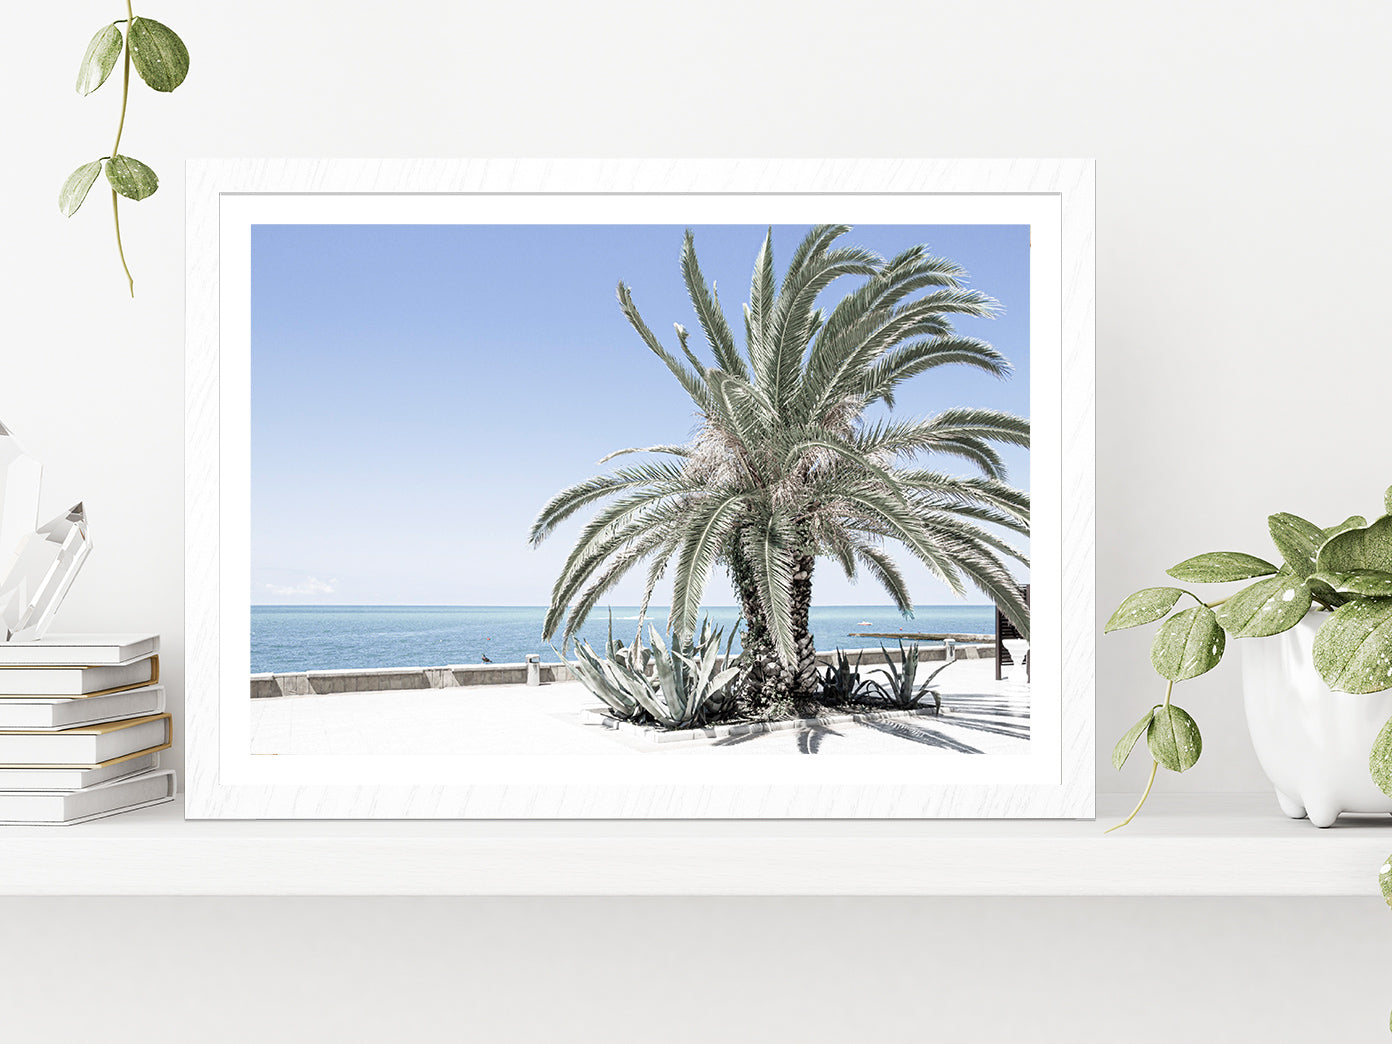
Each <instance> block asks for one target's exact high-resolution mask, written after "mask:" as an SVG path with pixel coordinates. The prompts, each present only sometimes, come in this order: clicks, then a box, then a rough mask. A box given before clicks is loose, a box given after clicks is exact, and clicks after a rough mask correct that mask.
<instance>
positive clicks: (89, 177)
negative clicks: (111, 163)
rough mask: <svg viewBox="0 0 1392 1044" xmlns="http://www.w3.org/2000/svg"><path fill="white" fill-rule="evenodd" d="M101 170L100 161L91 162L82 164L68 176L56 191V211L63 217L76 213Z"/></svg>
mask: <svg viewBox="0 0 1392 1044" xmlns="http://www.w3.org/2000/svg"><path fill="white" fill-rule="evenodd" d="M101 169H102V161H101V160H93V161H92V162H91V163H84V164H83V165H82V166H80V167H78V168H77V169H76V170H75V171H73V172H72V173H71V174H69V175H68V179H67V180H66V181H64V182H63V187H62V188H61V189H59V190H58V209H59V210H60V211H62V212H63V216H64V217H72V216H73V215H74V214H76V213H77V208H78V207H80V206H82V201H83V200H84V199H86V198H87V193H88V191H89V190H90V189H91V188H92V182H94V181H96V180H97V175H98V174H100V173H101Z"/></svg>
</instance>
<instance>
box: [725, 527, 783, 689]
mask: <svg viewBox="0 0 1392 1044" xmlns="http://www.w3.org/2000/svg"><path fill="white" fill-rule="evenodd" d="M729 564H730V576H731V579H732V580H734V584H735V591H736V593H737V594H738V595H739V600H740V610H741V612H742V613H743V614H744V634H743V636H742V637H741V638H740V645H741V647H742V648H743V649H744V657H745V664H746V668H745V672H744V675H743V677H741V678H740V680H739V683H738V686H737V694H738V696H739V698H740V702H741V703H743V704H745V706H746V709H747V710H748V711H750V712H751V713H754V714H760V713H763V712H764V711H767V710H768V709H769V708H770V707H771V706H772V705H773V704H775V703H777V702H779V701H781V700H784V699H786V698H787V697H788V695H789V694H790V692H791V690H792V685H791V681H792V678H791V675H789V674H787V673H786V672H785V669H784V664H783V663H782V661H781V660H780V659H779V657H778V650H777V649H776V648H775V646H774V642H773V636H772V635H771V634H770V633H769V628H768V619H767V617H766V616H765V614H764V604H763V602H762V601H761V600H760V598H759V585H758V583H757V581H756V580H755V579H754V567H753V566H752V565H750V563H749V559H748V558H746V557H745V554H744V550H743V548H741V547H740V543H739V540H738V539H736V540H734V541H732V542H731V547H730V550H729Z"/></svg>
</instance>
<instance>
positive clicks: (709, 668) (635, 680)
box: [576, 620, 739, 729]
mask: <svg viewBox="0 0 1392 1044" xmlns="http://www.w3.org/2000/svg"><path fill="white" fill-rule="evenodd" d="M639 626H640V628H641V626H642V624H641V623H640V624H639ZM613 633H614V632H613V623H612V621H611V623H610V628H609V641H608V643H607V646H606V649H605V653H606V655H605V658H604V659H602V660H601V659H600V658H599V657H598V656H597V655H596V654H595V652H594V650H593V649H591V648H590V646H589V643H588V642H585V641H583V640H581V641H577V642H576V654H577V657H578V658H577V660H576V668H577V673H578V674H579V675H580V680H581V681H583V682H584V683H585V686H586V687H587V688H588V689H589V690H590V691H591V692H593V693H594V694H595V695H596V696H598V697H599V698H600V699H601V700H603V701H604V702H605V704H606V705H607V706H608V707H609V708H610V710H612V711H613V712H614V714H615V716H617V717H619V718H621V719H623V720H625V721H633V720H647V719H651V720H652V721H653V722H654V723H656V724H657V725H659V726H660V727H662V728H665V729H687V728H691V727H693V726H696V725H703V724H707V723H709V722H711V721H714V720H716V719H718V718H720V717H721V716H722V715H724V714H726V713H728V712H729V711H730V709H731V708H732V707H733V705H734V694H733V690H732V686H731V683H732V682H733V681H734V680H735V678H736V677H737V676H738V674H739V668H738V667H737V666H735V665H733V664H732V663H731V656H730V651H731V649H732V647H733V646H734V641H735V633H734V631H733V630H732V631H731V633H730V637H729V640H728V641H727V642H726V643H725V653H724V655H723V656H722V655H721V652H720V639H721V636H722V634H723V631H722V629H721V628H718V627H713V626H712V625H711V623H710V621H709V620H707V621H705V622H704V623H703V625H702V627H701V634H700V637H699V638H696V639H694V640H693V639H687V640H684V641H683V640H682V639H680V638H676V637H674V638H673V639H672V644H671V645H670V646H669V645H668V643H667V642H666V641H665V640H664V639H663V638H662V636H661V635H659V634H658V633H657V628H655V627H653V626H652V625H651V624H649V625H648V642H649V648H644V647H643V644H642V639H641V631H640V632H639V634H640V636H639V637H636V638H635V639H634V641H633V644H632V645H631V646H628V647H627V648H625V647H624V645H623V643H622V642H619V641H616V640H615V639H614V636H613Z"/></svg>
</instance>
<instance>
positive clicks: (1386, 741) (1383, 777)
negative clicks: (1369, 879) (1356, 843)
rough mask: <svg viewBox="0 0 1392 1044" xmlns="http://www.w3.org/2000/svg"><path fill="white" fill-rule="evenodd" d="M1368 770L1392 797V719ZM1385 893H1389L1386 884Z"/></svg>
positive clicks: (1371, 754)
mask: <svg viewBox="0 0 1392 1044" xmlns="http://www.w3.org/2000/svg"><path fill="white" fill-rule="evenodd" d="M1368 771H1369V772H1371V773H1372V776H1373V782H1374V783H1376V784H1377V785H1378V789H1379V790H1381V791H1382V792H1383V793H1384V794H1387V795H1388V796H1389V797H1392V719H1389V720H1388V721H1387V723H1386V724H1384V725H1383V726H1382V731H1380V732H1379V733H1378V734H1377V739H1375V740H1373V749H1372V750H1371V751H1370V752H1369V754H1368ZM1380 876H1381V877H1386V876H1387V867H1383V868H1382V874H1381V875H1380ZM1383 895H1384V896H1385V895H1387V889H1386V887H1385V886H1384V888H1383Z"/></svg>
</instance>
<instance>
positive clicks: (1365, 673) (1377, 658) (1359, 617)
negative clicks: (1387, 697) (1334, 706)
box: [1314, 598, 1392, 693]
mask: <svg viewBox="0 0 1392 1044" xmlns="http://www.w3.org/2000/svg"><path fill="white" fill-rule="evenodd" d="M1314 660H1315V669H1316V670H1318V671H1319V672H1320V675H1321V676H1322V677H1323V678H1324V680H1325V681H1326V682H1327V683H1328V684H1329V687H1330V688H1331V689H1334V690H1335V691H1337V692H1353V693H1363V692H1382V691H1383V690H1384V689H1388V688H1392V598H1370V599H1367V600H1362V601H1357V602H1349V603H1348V604H1346V605H1342V606H1340V607H1339V608H1338V609H1337V610H1336V611H1335V613H1334V615H1333V616H1331V617H1330V618H1329V619H1328V620H1326V621H1325V622H1324V626H1323V627H1321V628H1320V629H1319V633H1318V634H1316V635H1315V646H1314Z"/></svg>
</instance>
